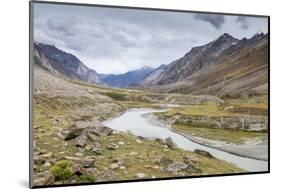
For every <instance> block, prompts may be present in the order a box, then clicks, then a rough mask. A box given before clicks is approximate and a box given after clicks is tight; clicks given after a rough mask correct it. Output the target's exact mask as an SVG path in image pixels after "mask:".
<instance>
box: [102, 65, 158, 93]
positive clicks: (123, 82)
mask: <svg viewBox="0 0 281 189" xmlns="http://www.w3.org/2000/svg"><path fill="white" fill-rule="evenodd" d="M153 70H154V69H153V68H150V67H148V66H145V67H143V68H141V69H137V70H133V71H129V72H127V73H124V74H119V75H117V74H109V75H104V74H100V78H102V81H103V82H104V83H106V84H107V85H109V86H112V87H120V88H126V87H130V86H134V85H135V84H137V83H138V82H140V81H141V80H143V79H144V78H145V77H146V76H147V75H148V74H150V73H151V72H152V71H153Z"/></svg>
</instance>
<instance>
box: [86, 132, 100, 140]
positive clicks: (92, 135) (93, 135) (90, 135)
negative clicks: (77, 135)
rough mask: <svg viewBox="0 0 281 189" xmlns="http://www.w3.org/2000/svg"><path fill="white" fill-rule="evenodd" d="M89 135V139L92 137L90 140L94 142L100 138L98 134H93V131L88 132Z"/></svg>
mask: <svg viewBox="0 0 281 189" xmlns="http://www.w3.org/2000/svg"><path fill="white" fill-rule="evenodd" d="M87 135H88V137H89V139H90V141H92V142H95V141H97V140H98V137H97V135H96V134H93V133H91V132H88V134H87Z"/></svg>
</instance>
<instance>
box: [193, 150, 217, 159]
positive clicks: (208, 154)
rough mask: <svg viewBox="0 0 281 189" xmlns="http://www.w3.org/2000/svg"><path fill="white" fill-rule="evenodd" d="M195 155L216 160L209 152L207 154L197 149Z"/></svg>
mask: <svg viewBox="0 0 281 189" xmlns="http://www.w3.org/2000/svg"><path fill="white" fill-rule="evenodd" d="M194 153H195V154H199V155H201V156H205V157H207V158H214V156H213V155H212V154H210V153H209V152H207V151H205V150H200V149H195V150H194Z"/></svg>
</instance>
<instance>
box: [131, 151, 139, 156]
mask: <svg viewBox="0 0 281 189" xmlns="http://www.w3.org/2000/svg"><path fill="white" fill-rule="evenodd" d="M129 155H130V156H135V155H138V152H135V151H132V152H130V153H129Z"/></svg>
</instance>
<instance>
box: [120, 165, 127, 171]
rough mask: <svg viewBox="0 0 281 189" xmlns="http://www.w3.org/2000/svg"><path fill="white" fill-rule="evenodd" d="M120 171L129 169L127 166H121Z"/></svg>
mask: <svg viewBox="0 0 281 189" xmlns="http://www.w3.org/2000/svg"><path fill="white" fill-rule="evenodd" d="M119 169H122V170H125V169H127V168H126V167H125V166H123V165H122V166H120V168H119Z"/></svg>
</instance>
